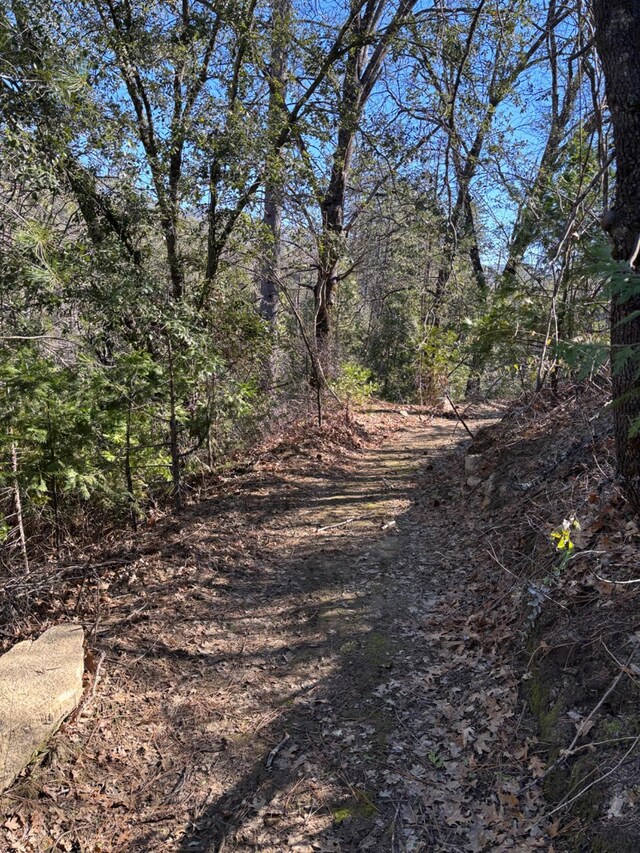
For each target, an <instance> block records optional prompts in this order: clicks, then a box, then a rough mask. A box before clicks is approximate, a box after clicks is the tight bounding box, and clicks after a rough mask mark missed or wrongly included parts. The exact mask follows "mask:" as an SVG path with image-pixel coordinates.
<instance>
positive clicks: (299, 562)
mask: <svg viewBox="0 0 640 853" xmlns="http://www.w3.org/2000/svg"><path fill="white" fill-rule="evenodd" d="M387 415H388V413H387ZM369 417H371V418H375V417H376V413H370V415H369ZM392 420H393V424H392V428H391V430H390V435H389V437H388V440H387V441H386V442H385V443H384V445H383V446H374V447H369V448H368V449H365V450H363V451H361V452H360V453H359V454H358V455H357V457H355V456H352V457H351V459H350V460H349V461H348V462H347V463H345V464H344V465H343V466H342V470H340V467H337V468H336V467H335V466H333V467H332V469H331V470H325V469H323V468H322V467H320V466H315V465H313V464H308V465H307V467H306V469H305V468H304V466H303V470H299V468H296V466H295V465H292V469H291V471H289V472H287V473H286V475H285V474H284V473H283V470H282V468H281V467H274V468H273V470H271V471H270V470H269V469H268V468H263V469H262V470H261V471H260V472H259V473H257V474H253V473H252V474H249V475H248V476H247V477H245V478H244V479H242V480H240V481H239V482H238V485H237V488H235V489H234V490H233V492H232V493H230V494H229V495H228V496H227V497H226V498H225V499H222V500H221V499H219V498H218V499H217V500H215V501H212V502H211V503H207V502H206V501H205V502H204V503H200V504H198V505H197V506H196V507H194V508H193V509H191V510H190V511H187V512H185V513H184V515H183V516H181V517H180V519H179V520H177V521H174V522H172V523H171V524H169V525H168V527H167V528H166V530H163V532H162V536H161V537H159V536H158V535H157V534H156V533H154V534H153V535H151V534H149V537H148V542H147V544H146V546H145V544H144V542H143V543H142V545H141V546H140V547H139V549H138V552H137V556H136V558H135V561H133V562H132V564H131V566H130V567H129V568H128V569H127V571H126V572H124V573H122V574H121V576H120V579H119V581H118V583H119V586H116V587H115V588H114V586H113V584H112V585H111V586H110V589H109V599H108V603H105V605H104V609H103V611H102V613H101V617H100V620H99V622H98V624H97V625H96V626H95V644H96V647H97V648H98V649H100V650H103V651H104V654H105V658H104V664H103V672H102V675H103V680H102V682H101V684H100V686H99V688H98V691H97V694H96V696H95V697H94V698H93V700H92V702H91V703H89V705H88V706H87V707H86V708H85V709H84V711H83V712H82V713H81V715H80V716H79V718H78V719H77V720H76V721H74V723H73V724H72V725H71V726H69V727H68V730H67V733H66V741H67V742H69V741H70V744H71V745H70V746H68V747H67V749H68V750H69V754H65V755H64V756H62V758H63V761H60V762H59V763H56V762H55V761H53V762H51V766H49V767H43V768H40V769H39V770H36V771H34V773H33V776H32V779H31V780H30V782H29V783H23V787H24V785H26V784H30V785H32V786H33V785H35V786H40V789H39V790H40V791H42V790H45V792H46V793H48V794H49V796H51V798H52V799H53V800H54V803H55V806H54V805H52V806H51V808H50V809H49V811H46V812H45V813H44V818H43V817H41V818H40V825H41V826H42V825H44V826H45V827H46V831H47V832H48V833H49V836H50V837H53V836H54V832H55V827H54V828H52V827H51V822H52V820H53V819H54V818H55V820H57V822H58V823H57V824H56V826H57V828H58V829H59V830H60V831H61V834H63V835H64V834H65V833H66V834H67V836H68V838H69V839H70V841H71V842H72V844H71V846H68V847H65V846H64V845H61V846H60V847H59V849H69V850H82V851H85V850H87V851H88V850H149V851H156V850H157V851H165V850H166V851H171V850H174V851H185V852H186V851H250V850H251V851H255V850H260V851H265V853H267V851H273V853H276V851H284V850H292V851H299V853H301V852H302V851H358V850H372V851H380V853H383V851H432V850H442V851H448V850H452V851H453V850H478V851H481V850H496V851H497V850H503V849H504V850H513V849H516V850H523V851H524V850H529V849H539V847H540V846H541V845H542V841H541V840H540V835H541V833H540V831H538V830H536V829H535V827H534V829H533V830H532V829H531V823H530V821H529V822H528V823H526V825H525V824H524V823H522V821H521V820H520V819H521V818H523V813H522V804H521V803H520V805H518V803H517V800H516V797H515V796H514V794H513V791H512V788H510V778H509V766H508V763H509V762H508V761H507V766H505V759H504V758H503V757H501V753H500V749H501V746H500V738H501V730H502V726H503V724H504V723H505V721H506V720H509V719H510V718H512V717H513V709H514V707H515V686H514V684H513V681H512V677H511V674H510V673H509V672H507V671H505V670H504V669H502V670H501V671H495V667H492V661H491V659H490V656H487V654H486V652H484V651H483V650H482V649H481V648H480V647H479V646H478V645H477V644H476V643H475V642H474V638H473V637H469V636H465V637H462V636H461V635H460V634H459V633H458V629H457V628H456V626H455V625H454V626H453V627H451V626H450V627H449V628H447V627H446V619H447V618H448V616H449V614H450V613H451V612H452V610H453V611H455V610H456V607H455V603H456V601H458V603H459V604H460V607H462V604H463V602H464V596H465V595H470V596H471V598H473V595H474V592H473V590H474V586H473V582H472V581H473V578H472V573H470V566H469V564H468V555H465V553H464V552H461V550H460V548H461V547H462V546H460V545H459V544H458V545H457V546H456V547H455V548H454V547H453V545H452V539H455V540H456V541H458V540H460V534H461V532H462V528H463V527H464V525H465V524H466V522H465V520H464V508H465V496H464V492H463V486H462V451H461V446H462V445H463V444H464V443H465V439H466V436H465V434H464V432H463V431H462V430H461V428H460V427H459V426H458V425H457V424H456V422H455V421H448V420H445V419H433V418H429V417H427V416H420V415H411V414H408V415H405V416H403V415H401V414H397V415H395V416H394V417H393V419H392ZM486 422H487V421H485V423H486ZM470 425H471V427H472V428H477V427H478V426H479V425H480V423H479V422H475V423H473V422H471V424H470ZM354 459H356V460H357V461H356V463H355V464H357V467H354ZM443 620H445V621H443ZM60 741H61V742H64V741H65V737H62V738H60ZM513 760H515V759H513ZM488 765H490V766H491V768H493V771H492V772H494V775H495V772H496V768H497V769H499V771H500V780H501V781H500V784H499V786H498V787H497V788H495V787H493V786H492V787H491V788H488V787H487V786H486V783H485V782H484V781H483V779H484V777H483V775H482V774H483V770H484V769H486V767H487V766H488ZM492 778H493V777H492ZM31 793H32V791H31ZM16 795H17V798H18V799H19V800H20V798H21V797H22V798H24V797H25V796H26V794H25V791H24V790H21V789H20V786H19V787H18V789H17V794H16ZM516 806H517V818H514V816H513V815H512V814H511V812H510V810H511V811H513V809H515V808H516ZM56 810H57V811H56ZM531 813H532V814H533V810H532V812H531ZM56 814H57V817H56ZM525 814H526V810H525ZM52 815H53V817H52ZM24 820H31V821H32V822H33V821H34V817H33V815H32V814H26V813H25V815H24ZM521 824H522V825H521ZM505 827H506V828H505ZM44 831H45V830H44V829H43V832H44ZM34 837H35V836H34ZM89 840H90V842H91V846H89V843H88V842H89ZM73 843H77V846H73ZM15 849H19V848H17V847H16V848H15ZM20 849H22V848H20ZM24 849H29V848H28V847H26V848H24ZM34 849H47V848H45V847H42V848H40V847H37V846H36V847H35V848H34ZM545 849H547V848H545Z"/></svg>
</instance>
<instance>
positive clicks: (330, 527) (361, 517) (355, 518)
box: [316, 512, 373, 533]
mask: <svg viewBox="0 0 640 853" xmlns="http://www.w3.org/2000/svg"><path fill="white" fill-rule="evenodd" d="M372 516H373V513H371V512H370V513H369V515H352V516H351V517H350V518H346V519H345V520H344V521H338V522H337V524H327V525H326V527H317V528H316V533H322V531H323V530H333V529H334V527H344V525H345V524H351V522H352V521H364V520H365V519H366V518H371V517H372Z"/></svg>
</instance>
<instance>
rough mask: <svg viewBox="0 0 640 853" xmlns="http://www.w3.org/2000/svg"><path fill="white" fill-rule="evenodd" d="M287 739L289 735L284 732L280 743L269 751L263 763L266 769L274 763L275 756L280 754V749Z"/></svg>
mask: <svg viewBox="0 0 640 853" xmlns="http://www.w3.org/2000/svg"><path fill="white" fill-rule="evenodd" d="M289 739H290V735H289V734H287V732H285V733H284V737H283V738H282V740H281V741H280V743H278V744H276V746H274V747H273V749H272V750H271V752H270V753H269V755H267V760H266V761H265V767H267V768H269V767H271V765H272V764H273V762H274V761H275V758H276V756H277V754H278V753H279V752H280V750H281V749H282V747H283V746H284V745H285V744H286V743H287V741H288V740H289Z"/></svg>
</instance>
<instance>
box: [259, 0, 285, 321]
mask: <svg viewBox="0 0 640 853" xmlns="http://www.w3.org/2000/svg"><path fill="white" fill-rule="evenodd" d="M290 20H291V0H272V14H271V29H272V32H271V67H270V69H269V130H270V134H271V136H272V137H273V138H274V140H276V144H275V146H274V150H273V152H272V153H271V155H270V156H268V157H267V178H266V182H265V190H264V212H263V215H262V224H263V226H264V228H265V230H266V232H267V234H268V239H269V242H268V245H267V246H266V248H265V253H264V258H263V260H262V263H261V265H260V273H259V289H260V314H261V316H262V318H263V319H264V320H265V321H266V322H267V323H269V324H271V325H272V326H274V325H275V322H276V319H277V316H278V279H279V274H280V257H281V254H282V241H281V230H282V195H283V175H282V172H283V162H282V148H281V146H278V144H277V139H278V137H279V135H280V132H281V130H282V127H283V126H284V124H285V122H286V104H285V96H286V91H287V64H288V54H289V37H290Z"/></svg>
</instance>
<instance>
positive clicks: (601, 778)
mask: <svg viewBox="0 0 640 853" xmlns="http://www.w3.org/2000/svg"><path fill="white" fill-rule="evenodd" d="M638 743H640V735H638V736H637V737H636V738H635V739H634V741H633V743H632V744H631V746H630V747H629V749H628V750H627V751H626V752H625V754H624V755H623V756H622V758H621V759H620V761H618V763H617V764H614V766H613V767H611V768H610V769H609V770H607V772H606V773H603V774H602V776H598V778H597V779H594V780H593V782H589V784H588V785H586V786H585V787H584V788H583V789H582V790H581V791H578V793H577V794H576V795H575V796H574V797H571V799H570V800H567V801H566V802H565V803H560V805H559V806H556V808H555V809H552V810H551V811H550V812H547V814H546V815H545V818H548V817H551V815H554V814H556V812H559V811H560V810H561V809H565V808H566V807H567V806H570V805H571V804H572V803H575V801H576V800H579V799H580V797H582V796H584V795H585V794H586V793H587V791H588V790H589V789H590V788H593V786H594V785H598V784H599V783H600V782H603V781H604V780H605V779H607V778H608V777H609V776H611V774H612V773H615V772H616V770H617V769H618V767H621V766H622V765H623V764H624V762H625V761H626V760H627V758H628V757H629V756H630V755H631V753H632V752H633V750H634V749H635V748H636V746H637V745H638Z"/></svg>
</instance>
